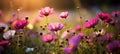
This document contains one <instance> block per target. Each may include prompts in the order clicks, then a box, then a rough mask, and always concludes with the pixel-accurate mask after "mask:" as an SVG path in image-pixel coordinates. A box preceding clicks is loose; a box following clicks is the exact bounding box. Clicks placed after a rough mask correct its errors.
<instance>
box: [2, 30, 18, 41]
mask: <svg viewBox="0 0 120 54" xmlns="http://www.w3.org/2000/svg"><path fill="white" fill-rule="evenodd" d="M15 32H16V31H15V30H8V31H7V32H5V33H4V34H3V38H4V39H10V38H13V37H14V35H15Z"/></svg>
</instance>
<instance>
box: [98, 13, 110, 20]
mask: <svg viewBox="0 0 120 54" xmlns="http://www.w3.org/2000/svg"><path fill="white" fill-rule="evenodd" d="M98 17H99V18H100V19H101V20H103V21H104V20H106V19H109V18H110V14H108V13H103V12H101V13H99V14H98Z"/></svg>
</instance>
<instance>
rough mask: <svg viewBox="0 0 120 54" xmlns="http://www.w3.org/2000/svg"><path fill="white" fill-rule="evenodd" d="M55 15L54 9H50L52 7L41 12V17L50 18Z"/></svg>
mask: <svg viewBox="0 0 120 54" xmlns="http://www.w3.org/2000/svg"><path fill="white" fill-rule="evenodd" d="M53 13H54V10H53V8H50V7H45V8H42V9H41V10H39V16H40V17H44V16H49V15H51V14H53Z"/></svg>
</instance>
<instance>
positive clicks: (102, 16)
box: [98, 13, 115, 25]
mask: <svg viewBox="0 0 120 54" xmlns="http://www.w3.org/2000/svg"><path fill="white" fill-rule="evenodd" d="M98 17H99V18H100V19H101V20H102V21H103V22H104V23H108V24H110V25H114V24H115V21H114V20H113V19H112V18H111V17H110V14H108V13H99V14H98Z"/></svg>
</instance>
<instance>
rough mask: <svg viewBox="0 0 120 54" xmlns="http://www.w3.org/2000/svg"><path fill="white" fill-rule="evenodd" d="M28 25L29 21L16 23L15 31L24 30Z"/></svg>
mask: <svg viewBox="0 0 120 54" xmlns="http://www.w3.org/2000/svg"><path fill="white" fill-rule="evenodd" d="M28 24H29V22H28V21H27V20H18V21H17V22H15V23H14V25H13V26H14V28H15V29H23V28H24V27H25V26H27V25H28Z"/></svg>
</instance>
